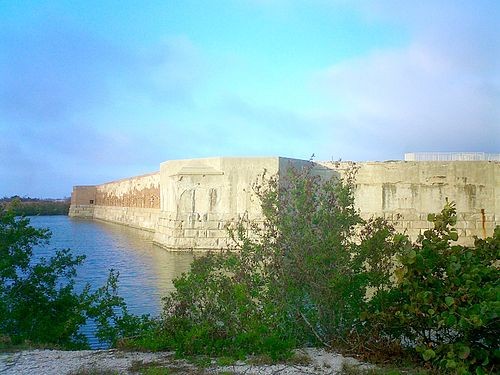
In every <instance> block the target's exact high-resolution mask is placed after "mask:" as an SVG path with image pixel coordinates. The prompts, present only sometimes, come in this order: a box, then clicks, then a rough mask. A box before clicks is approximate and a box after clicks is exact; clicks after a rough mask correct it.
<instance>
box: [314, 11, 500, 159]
mask: <svg viewBox="0 0 500 375" xmlns="http://www.w3.org/2000/svg"><path fill="white" fill-rule="evenodd" d="M385 3H386V4H387V3H391V2H385ZM448 5H449V4H448ZM395 8H396V9H393V10H392V11H390V12H389V13H390V14H392V15H394V16H395V15H398V14H399V15H400V16H401V17H403V18H404V22H407V23H408V24H409V25H410V29H411V35H412V41H411V42H410V43H409V45H407V46H405V47H401V48H393V49H385V50H378V51H375V52H371V53H370V54H368V55H365V56H360V57H357V58H354V59H351V60H348V61H343V62H341V63H338V64H334V65H332V66H330V67H328V68H326V69H324V70H323V71H321V72H318V73H317V75H316V77H315V78H314V86H315V87H316V89H317V90H319V91H320V92H322V93H323V94H324V95H326V96H327V97H328V98H330V104H331V108H335V111H334V110H331V111H328V108H326V109H325V111H326V113H327V114H328V116H330V122H331V124H332V134H335V132H338V128H339V127H345V129H344V132H346V130H349V129H350V130H351V131H352V132H353V133H354V134H356V135H357V137H356V138H353V141H355V142H356V143H357V145H358V147H360V148H364V149H365V152H364V156H365V157H369V158H370V157H371V156H375V157H376V155H377V154H378V153H380V152H379V150H381V149H382V150H387V149H390V148H393V149H394V150H397V151H399V152H400V153H402V152H404V151H410V150H414V151H420V150H435V151H438V150H442V151H452V150H463V151H468V150H478V151H490V152H495V151H497V152H498V149H499V148H500V144H499V141H498V139H500V80H499V77H500V65H499V64H500V58H499V56H500V55H499V45H498V43H495V41H498V40H499V35H500V32H499V31H497V28H495V27H494V26H493V22H491V19H490V17H489V16H487V14H486V13H487V9H478V10H477V11H476V13H474V14H468V13H467V9H460V11H458V10H456V9H453V8H451V9H448V8H446V7H434V8H433V7H432V6H431V5H430V4H429V3H425V6H421V7H420V8H419V9H418V11H417V10H416V8H418V7H411V6H410V7H409V8H407V9H405V10H404V11H403V9H402V8H401V7H398V6H396V7H395ZM384 9H386V10H387V9H388V8H387V7H386V8H384ZM446 9H448V10H450V12H448V13H447V12H446V11H445V10H446ZM413 10H415V11H414V12H413ZM371 14H372V16H377V15H379V13H377V12H372V13H371ZM426 15H427V16H428V18H427V21H428V23H427V24H426V22H425V21H426ZM478 17H483V18H481V21H482V23H480V22H479V20H478V19H477V18H478ZM410 20H411V22H410ZM347 133H348V131H347ZM400 156H401V155H400Z"/></svg>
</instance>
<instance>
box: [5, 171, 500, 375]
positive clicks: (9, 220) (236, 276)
mask: <svg viewBox="0 0 500 375" xmlns="http://www.w3.org/2000/svg"><path fill="white" fill-rule="evenodd" d="M354 177H355V169H353V170H352V171H351V172H348V173H347V174H346V176H345V177H344V178H343V179H341V180H340V179H330V180H327V179H321V178H320V177H317V176H314V175H313V174H312V173H311V171H310V170H308V169H304V170H300V171H297V170H292V171H291V172H290V174H289V175H288V176H287V178H286V179H282V180H278V178H277V177H270V178H265V177H263V179H262V181H260V183H258V184H256V186H255V192H256V194H257V196H258V197H259V198H260V200H261V203H262V209H263V213H264V221H263V222H259V223H255V222H245V221H240V222H237V223H233V224H232V225H231V226H230V227H229V228H228V229H229V231H230V234H231V235H232V237H233V238H234V240H235V244H236V245H235V248H234V249H232V250H237V251H222V252H214V253H209V254H207V255H206V256H203V257H200V258H197V259H196V260H195V261H194V263H193V264H192V268H191V271H190V272H189V273H187V274H183V275H182V276H181V277H180V278H178V279H177V280H175V282H174V285H175V288H176V289H175V291H174V292H173V293H172V294H171V295H169V296H168V297H166V298H165V300H164V302H165V304H164V311H163V314H162V316H161V317H160V318H158V319H150V318H149V317H147V316H143V317H137V316H133V315H131V314H129V313H128V312H127V309H126V306H125V305H124V303H123V300H122V299H121V298H119V297H118V296H117V294H116V288H117V275H116V274H114V273H111V274H110V278H109V280H108V283H107V284H106V285H105V286H103V287H101V288H99V289H98V290H97V291H95V292H90V289H89V287H87V288H86V289H85V290H84V291H83V292H82V293H81V294H78V293H75V292H74V290H73V282H72V281H71V280H72V276H73V275H74V270H75V267H76V266H77V265H78V264H79V263H81V262H82V261H83V259H82V258H80V257H73V256H71V254H70V252H69V251H67V250H65V251H61V252H58V253H57V254H56V256H55V257H54V258H52V259H49V260H43V261H42V262H40V263H39V264H36V265H34V264H31V262H30V257H31V248H32V246H34V245H36V244H38V243H40V242H42V241H45V240H47V239H48V233H47V232H46V231H43V230H36V229H33V228H31V227H29V225H28V222H27V220H26V219H22V218H21V219H19V218H18V219H15V218H14V215H13V214H12V213H6V212H4V211H2V214H1V216H0V218H1V227H0V230H1V232H0V246H1V247H0V251H1V252H2V253H1V254H0V255H1V257H0V276H1V277H2V279H1V280H2V284H1V286H0V288H1V289H0V298H1V299H0V335H3V337H4V338H5V337H8V338H9V340H12V341H13V342H14V341H15V342H22V341H23V340H33V341H36V342H50V343H55V344H58V345H62V346H66V347H75V346H81V345H84V344H85V341H84V338H83V337H81V335H79V334H78V327H79V326H80V325H81V324H83V322H85V320H86V319H87V318H93V319H96V321H97V322H98V326H99V332H98V335H99V337H100V338H101V339H102V340H104V341H107V342H109V343H111V344H113V345H117V346H120V347H126V348H140V349H149V350H163V349H173V350H176V352H177V353H178V354H179V355H195V356H200V358H207V356H219V357H221V358H223V359H224V360H226V359H227V361H231V360H234V359H241V358H245V357H247V356H248V355H254V356H256V357H261V358H269V361H271V362H273V361H277V360H282V359H287V358H291V356H292V350H293V349H294V348H297V347H302V346H311V345H314V346H324V347H329V348H335V349H336V350H343V351H347V352H356V353H358V354H364V355H366V356H371V358H374V357H375V358H376V357H377V356H378V358H381V356H386V357H387V356H389V357H391V356H392V357H395V356H405V355H407V354H406V353H417V354H418V356H413V358H414V359H417V361H419V362H420V363H421V364H423V365H424V366H426V367H427V368H429V369H431V370H435V371H439V372H449V373H463V374H466V373H472V372H473V373H476V374H483V373H492V372H497V371H498V360H499V357H500V352H499V350H498V347H499V341H498V332H500V327H499V318H498V312H499V311H500V302H499V298H498V296H499V294H500V286H499V282H498V280H499V261H498V259H499V252H500V228H496V229H495V231H494V235H493V237H491V238H486V239H477V240H476V241H475V244H474V246H473V247H466V246H461V245H458V244H456V242H455V241H456V240H457V239H458V235H457V230H456V229H455V228H454V225H455V224H456V211H455V206H454V204H453V203H450V202H446V204H445V206H444V208H443V210H442V211H441V213H439V214H431V215H429V221H430V222H432V223H433V229H430V230H427V231H425V232H424V233H423V235H422V236H420V238H419V239H418V240H417V241H416V242H415V243H412V242H411V241H410V240H409V238H408V237H407V236H406V235H404V234H398V233H396V232H395V230H394V228H393V227H392V226H391V225H389V224H388V223H387V222H386V221H384V220H383V219H380V218H374V219H371V220H363V219H362V218H361V217H360V216H359V213H358V212H357V210H356V209H355V207H354V194H353V191H354ZM61 278H62V279H63V280H64V281H66V283H65V284H64V285H62V284H61V283H60V280H61ZM116 311H118V312H119V313H116ZM48 322H50V324H48ZM4 341H5V339H4ZM0 342H2V340H0ZM221 360H222V359H221ZM351 370H352V369H351ZM346 371H347V370H346Z"/></svg>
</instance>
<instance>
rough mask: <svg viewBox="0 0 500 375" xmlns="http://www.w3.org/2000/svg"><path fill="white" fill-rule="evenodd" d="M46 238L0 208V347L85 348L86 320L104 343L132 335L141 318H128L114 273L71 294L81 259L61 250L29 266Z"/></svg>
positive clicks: (26, 222) (42, 232) (25, 220)
mask: <svg viewBox="0 0 500 375" xmlns="http://www.w3.org/2000/svg"><path fill="white" fill-rule="evenodd" d="M49 238H50V232H49V231H48V230H46V229H36V228H34V227H32V226H30V225H29V220H28V219H27V218H24V217H17V218H16V217H15V214H14V212H11V211H4V210H3V209H1V208H0V338H1V340H0V345H3V346H7V345H19V344H24V343H29V344H33V345H48V344H50V345H55V346H58V347H63V348H68V349H74V348H85V347H88V343H87V339H86V337H85V336H84V335H83V334H82V333H80V327H81V326H82V325H83V324H85V323H86V322H87V320H88V319H94V320H96V322H97V326H98V332H97V334H98V337H100V338H101V340H102V341H105V342H108V343H110V344H113V343H114V342H116V340H117V339H118V337H121V336H124V335H127V334H130V332H134V330H135V331H137V329H138V325H139V323H143V322H144V320H147V319H142V320H141V318H138V317H133V316H131V315H130V314H128V312H127V309H126V306H125V303H124V301H123V299H122V298H121V297H119V296H118V295H117V277H118V275H117V274H116V273H114V272H111V273H110V275H109V278H108V281H107V283H106V284H105V285H104V286H102V287H100V288H98V289H97V290H95V291H94V292H91V290H90V286H89V285H87V286H86V287H85V288H84V290H83V291H82V292H81V293H77V292H76V291H75V290H74V284H75V283H74V277H75V275H76V267H77V266H78V265H80V264H81V263H82V262H83V261H84V258H85V257H84V256H73V255H72V254H71V251H70V250H69V249H66V250H58V251H56V253H55V255H54V256H52V257H51V258H49V259H45V258H42V259H40V260H39V261H38V262H37V263H35V262H34V261H33V259H32V258H33V246H35V245H43V244H46V243H48V240H49ZM139 327H140V326H139Z"/></svg>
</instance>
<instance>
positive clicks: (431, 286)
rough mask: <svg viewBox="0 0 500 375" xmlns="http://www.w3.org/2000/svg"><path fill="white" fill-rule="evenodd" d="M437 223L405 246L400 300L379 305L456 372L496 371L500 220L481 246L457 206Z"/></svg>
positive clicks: (392, 325) (404, 336)
mask: <svg viewBox="0 0 500 375" xmlns="http://www.w3.org/2000/svg"><path fill="white" fill-rule="evenodd" d="M429 221H431V222H433V223H434V228H433V229H431V230H428V231H425V232H424V234H423V236H421V238H420V239H419V240H418V241H417V243H416V244H414V245H413V246H410V245H408V244H407V246H406V248H405V249H403V251H402V252H401V253H400V261H401V267H400V268H399V269H398V270H397V273H396V274H397V276H398V285H397V287H396V288H394V289H393V291H392V294H393V295H394V296H395V299H394V303H393V305H392V306H390V307H389V308H388V309H386V310H385V311H380V312H378V315H379V317H380V318H381V321H383V322H384V330H385V331H386V332H387V334H389V335H391V336H393V337H394V338H399V340H405V341H408V342H411V343H412V344H413V345H412V346H414V347H415V349H416V351H417V352H418V353H420V355H421V357H422V359H423V360H424V361H428V362H431V363H433V364H434V365H435V366H436V367H438V368H440V369H444V370H448V371H450V372H453V373H458V374H461V373H467V372H468V371H470V370H475V372H476V373H477V374H483V373H488V372H489V371H490V370H492V369H493V368H494V367H495V362H496V363H498V360H499V357H500V351H499V347H500V345H499V344H500V340H499V337H498V333H499V332H500V320H499V317H498V313H499V311H500V300H499V295H500V285H499V277H500V271H499V264H498V259H499V255H500V253H499V252H500V227H497V228H496V229H495V231H494V235H493V237H491V238H487V239H484V240H483V239H476V241H475V246H474V248H468V247H465V246H459V245H456V244H453V241H456V240H457V239H458V235H457V231H456V229H455V228H454V227H453V225H455V224H456V212H455V206H454V204H452V203H447V204H446V205H445V207H444V209H443V210H442V211H441V213H440V214H438V215H433V214H431V215H429Z"/></svg>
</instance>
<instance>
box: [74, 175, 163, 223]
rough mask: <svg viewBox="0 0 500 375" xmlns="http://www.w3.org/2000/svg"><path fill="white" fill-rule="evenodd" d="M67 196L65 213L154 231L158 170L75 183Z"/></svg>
mask: <svg viewBox="0 0 500 375" xmlns="http://www.w3.org/2000/svg"><path fill="white" fill-rule="evenodd" d="M71 199H72V200H71V207H70V212H69V216H72V217H84V218H93V219H97V220H104V221H110V222H114V223H119V224H124V225H128V226H130V227H134V228H139V229H144V230H148V231H151V232H154V231H155V230H156V226H157V223H158V216H159V211H160V209H159V208H160V174H159V172H156V173H151V174H146V175H142V176H136V177H131V178H127V179H122V180H118V181H113V182H108V183H105V184H102V185H97V186H84V187H82V186H75V187H74V188H73V193H72V198H71ZM89 202H93V203H90V204H89ZM83 203H86V205H84V204H83Z"/></svg>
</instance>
